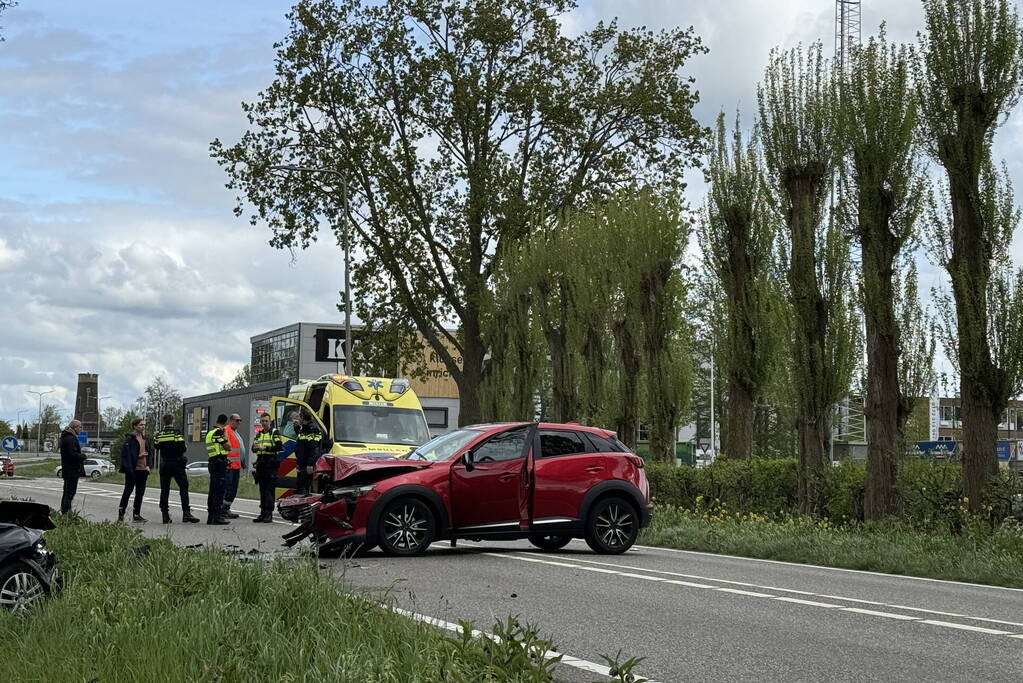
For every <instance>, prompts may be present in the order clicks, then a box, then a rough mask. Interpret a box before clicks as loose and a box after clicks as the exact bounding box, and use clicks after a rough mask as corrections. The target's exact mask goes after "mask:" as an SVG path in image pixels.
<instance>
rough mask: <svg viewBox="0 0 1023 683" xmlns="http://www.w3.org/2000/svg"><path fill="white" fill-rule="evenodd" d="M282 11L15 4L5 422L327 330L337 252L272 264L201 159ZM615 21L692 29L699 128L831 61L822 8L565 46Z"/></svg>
mask: <svg viewBox="0 0 1023 683" xmlns="http://www.w3.org/2000/svg"><path fill="white" fill-rule="evenodd" d="M289 8H290V3H289V2H282V1H278V0H255V1H253V0H249V1H246V2H242V1H240V0H220V1H216V2H211V1H209V0H207V1H204V2H195V1H191V0H184V1H182V2H177V3H150V2H124V1H123V0H121V1H118V2H114V1H112V0H93V1H91V2H81V0H77V1H68V0H65V1H49V2H36V1H33V0H22V2H21V5H20V6H19V7H17V8H15V9H13V10H11V11H9V12H8V13H6V14H5V15H4V16H3V17H2V19H0V23H2V25H3V26H4V34H5V35H6V38H7V41H6V42H4V43H0V83H2V87H0V141H2V142H0V145H2V147H0V148H2V150H3V159H4V162H5V163H3V164H2V165H0V296H2V300H3V308H2V310H3V320H4V328H3V333H2V334H0V418H5V419H14V418H15V417H16V416H17V413H18V411H22V410H25V411H34V410H35V405H36V403H35V400H34V399H33V398H32V397H29V396H28V395H26V394H25V393H24V392H25V390H28V389H31V390H47V389H51V388H56V389H57V390H58V391H57V393H56V394H53V395H51V396H50V397H48V398H50V399H56V403H58V407H60V408H63V409H65V410H66V409H68V408H70V407H71V406H72V405H73V402H74V389H75V379H76V374H77V373H78V372H98V373H99V374H100V385H101V386H100V390H101V393H102V394H103V395H107V394H109V395H111V396H112V397H113V398H112V399H110V400H108V401H107V402H106V405H111V404H120V405H126V404H127V403H129V402H131V401H133V400H134V398H135V397H136V396H137V395H138V394H139V393H140V392H141V390H142V388H143V387H144V386H145V385H146V384H147V383H148V382H149V381H150V380H151V379H152V378H153V377H155V376H157V375H161V374H162V375H165V376H166V377H167V378H168V380H169V381H170V382H171V384H172V385H173V386H175V387H177V388H179V389H180V390H181V391H182V392H183V393H184V394H185V395H191V394H197V393H203V392H206V391H210V390H215V389H217V388H219V386H220V385H221V384H222V383H224V382H225V381H227V380H229V379H230V378H231V377H233V375H234V374H235V372H236V371H237V370H238V369H239V368H240V367H241V366H242V364H244V363H245V362H247V361H248V354H249V343H248V340H249V337H250V336H251V335H253V334H256V333H259V332H262V331H265V330H268V329H272V328H274V327H277V326H280V325H283V324H287V323H290V322H293V321H296V320H300V319H301V320H313V321H326V320H332V319H336V318H337V316H338V314H337V312H336V308H335V304H336V301H337V292H338V290H339V289H340V288H341V287H342V267H341V260H340V253H339V250H338V249H337V247H336V245H335V244H334V241H333V237H332V236H330V235H327V234H324V235H322V238H321V240H320V241H319V242H318V243H317V246H316V247H315V248H313V249H311V250H309V251H307V252H302V253H297V254H294V255H292V254H289V253H287V252H280V251H276V250H274V249H272V248H270V247H269V246H267V239H268V237H269V235H268V232H267V231H266V229H265V228H261V227H255V228H254V227H250V226H249V225H248V223H247V222H245V221H243V220H240V219H236V218H235V217H234V216H233V214H232V211H231V210H232V208H233V205H234V204H233V196H232V194H231V193H230V192H229V191H227V190H226V189H224V187H223V184H224V181H225V177H224V174H223V173H222V171H221V170H220V169H219V168H218V167H217V166H216V164H215V163H213V162H212V161H211V160H210V159H209V156H208V151H207V147H208V144H209V141H210V140H212V139H213V138H214V137H220V138H221V139H223V140H225V141H234V140H236V139H237V138H238V137H239V136H240V135H241V133H242V132H243V130H244V123H245V122H244V118H243V115H242V112H241V109H240V106H239V104H240V102H241V101H243V100H247V101H252V100H254V99H255V97H256V94H257V93H258V91H259V90H260V89H261V88H263V87H265V86H266V85H268V84H269V83H270V81H271V79H272V75H273V56H274V53H273V49H272V45H273V43H274V42H275V41H277V40H280V39H281V38H283V36H284V35H285V32H286V30H287V22H286V20H285V19H284V15H285V13H286V12H287V11H288V9H289ZM880 11H883V12H884V18H885V19H886V20H887V21H888V22H889V35H890V36H891V37H892V38H893V39H896V40H911V39H912V38H913V36H914V34H915V32H916V30H918V29H919V28H920V27H921V13H920V9H919V3H918V2H916V0H897V1H882V0H866V2H865V5H864V34H865V35H867V34H869V33H870V32H871V31H872V30H873V29H874V28H876V26H877V24H878V22H879V20H880V19H881V14H880V13H879V12H880ZM615 15H618V16H620V17H623V19H622V21H621V23H622V25H624V26H633V25H646V26H648V27H651V28H661V27H668V26H674V25H690V24H692V25H695V27H696V29H697V32H698V33H699V34H700V35H702V36H703V37H704V40H705V42H706V44H707V45H708V46H709V47H710V50H711V52H710V54H709V55H706V56H701V57H699V58H697V59H694V60H693V63H692V67H691V73H692V75H694V76H695V77H696V87H697V88H698V89H699V90H700V92H701V94H702V102H701V104H700V105H699V107H698V109H697V115H698V117H699V118H700V119H701V120H702V121H703V122H704V123H706V124H710V123H711V122H712V121H713V119H714V117H715V115H716V113H717V112H718V111H719V110H721V109H724V110H726V111H729V112H731V111H734V109H735V107H736V106H739V107H740V108H741V109H742V110H743V111H744V113H745V118H746V120H747V121H750V120H751V119H752V117H751V113H752V107H753V104H754V102H755V84H756V82H757V80H758V79H759V78H760V75H761V73H762V71H763V67H764V65H765V63H766V60H767V53H768V51H769V49H770V48H771V47H773V46H776V45H778V46H782V47H789V46H792V45H795V44H796V43H798V42H800V41H803V42H808V41H811V40H815V39H818V38H819V39H822V40H824V42H825V45H827V46H830V44H831V40H832V31H833V28H832V23H831V22H832V20H833V3H831V2H829V1H828V0H786V1H785V2H781V0H777V1H775V2H764V1H762V0H718V1H717V2H713V3H708V2H705V1H704V0H617V1H613V2H612V1H610V0H589V1H588V2H585V3H584V4H583V5H582V6H581V7H580V8H579V9H578V10H577V11H575V12H574V13H573V14H572V15H570V16H569V17H567V18H566V22H565V23H566V31H568V32H576V31H580V30H583V29H585V28H588V27H590V26H592V25H593V24H594V23H595V22H596V21H597V20H600V19H604V20H608V19H610V18H612V17H614V16H615ZM1019 131H1020V127H1019V123H1018V122H1016V121H1015V120H1013V121H1010V123H1009V125H1008V126H1007V129H1006V130H1005V131H1004V132H1003V133H1002V134H1000V137H999V143H998V144H999V150H1000V151H1001V153H1002V154H1003V155H1005V156H1009V157H1010V162H1011V168H1012V170H1013V175H1014V177H1017V178H1018V177H1023V169H1020V168H1019V161H1020V159H1019V154H1018V152H1017V151H1016V150H1017V149H1018V147H1019V146H1018V144H1017V142H1018V141H1019V139H1020V135H1019ZM700 190H701V188H700V183H699V179H698V177H697V178H694V184H693V198H694V200H696V201H698V200H699V196H700ZM932 275H933V274H932ZM932 279H933V277H932ZM921 284H922V286H924V287H929V286H930V285H931V284H932V282H931V281H929V280H928V279H927V274H926V273H925V274H924V277H922V278H921ZM28 415H30V416H31V415H34V412H30V413H28ZM23 417H25V416H23Z"/></svg>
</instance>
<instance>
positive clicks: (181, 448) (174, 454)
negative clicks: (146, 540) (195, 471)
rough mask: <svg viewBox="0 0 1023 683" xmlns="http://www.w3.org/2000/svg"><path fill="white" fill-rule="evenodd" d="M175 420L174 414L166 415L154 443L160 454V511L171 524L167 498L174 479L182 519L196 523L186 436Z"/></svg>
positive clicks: (167, 522)
mask: <svg viewBox="0 0 1023 683" xmlns="http://www.w3.org/2000/svg"><path fill="white" fill-rule="evenodd" d="M173 422H174V416H173V415H164V416H163V429H161V430H160V431H158V432H157V433H156V436H155V437H154V438H153V445H154V446H155V447H156V451H157V452H158V453H159V454H160V511H161V512H163V523H164V524H170V523H171V517H170V510H169V508H168V507H167V499H168V498H170V485H171V480H172V479H173V480H174V481H176V482H177V484H178V491H179V492H180V493H181V511H182V512H183V513H184V514H183V515H182V517H181V521H183V522H190V523H192V524H196V523H197V522H198V521H199V518H198V517H193V516H192V510H191V508H190V507H189V505H188V477H187V476H186V475H185V465H186V464H188V458H186V457H185V438H184V437H183V436H181V433H180V432H179V431H177V430H176V429H174V427H173V426H171V425H172V423H173Z"/></svg>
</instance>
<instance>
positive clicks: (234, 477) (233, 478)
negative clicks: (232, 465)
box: [224, 469, 242, 512]
mask: <svg viewBox="0 0 1023 683" xmlns="http://www.w3.org/2000/svg"><path fill="white" fill-rule="evenodd" d="M241 476H242V471H241V470H240V469H238V470H228V471H227V477H225V478H224V511H225V512H226V511H227V510H230V509H231V503H233V502H234V497H235V496H237V495H238V480H239V479H241Z"/></svg>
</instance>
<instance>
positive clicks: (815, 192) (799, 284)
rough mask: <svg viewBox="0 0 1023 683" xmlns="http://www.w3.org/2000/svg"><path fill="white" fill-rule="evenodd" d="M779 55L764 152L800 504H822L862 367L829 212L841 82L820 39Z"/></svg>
mask: <svg viewBox="0 0 1023 683" xmlns="http://www.w3.org/2000/svg"><path fill="white" fill-rule="evenodd" d="M805 55H806V56H805V61H804V51H803V49H802V48H797V49H794V50H790V51H788V52H784V53H778V52H774V53H772V56H771V61H770V64H769V65H768V67H767V70H766V72H765V75H764V81H763V82H762V83H761V85H760V86H759V87H758V88H757V99H758V104H759V112H760V131H761V139H762V141H763V147H764V157H765V159H766V161H767V168H768V170H769V171H770V176H771V178H770V179H771V183H770V186H771V189H772V191H773V194H774V201H775V202H776V204H777V205H778V207H779V208H780V210H781V213H782V215H783V216H784V220H785V224H786V231H785V234H784V236H783V238H782V239H780V240H779V243H780V247H781V248H780V250H779V251H780V252H781V253H780V259H781V262H782V267H783V268H784V270H785V274H786V279H787V286H788V289H787V293H786V295H787V298H788V307H787V308H788V318H789V327H788V333H789V339H788V341H789V348H790V351H791V358H792V363H791V368H790V371H791V373H792V379H793V382H794V385H795V386H796V387H797V390H796V391H794V392H793V398H794V400H795V407H796V412H797V416H798V417H797V429H798V432H799V467H798V472H799V483H798V485H799V490H798V494H799V503H800V509H801V510H802V511H803V512H807V513H812V512H815V511H816V510H817V507H818V505H817V504H818V497H819V494H820V492H821V487H822V485H823V476H824V467H825V462H826V460H827V453H828V450H829V445H830V440H831V421H832V416H833V413H834V409H835V405H836V403H837V401H838V400H839V399H840V398H841V397H842V396H843V395H845V394H846V392H847V391H848V389H849V382H850V378H851V374H852V372H853V369H854V367H855V365H856V353H857V343H856V337H857V327H856V324H855V312H854V309H853V305H852V296H851V292H852V289H853V286H852V282H851V275H850V265H849V245H848V242H847V240H846V237H845V235H843V234H842V233H841V231H840V230H838V229H837V228H836V227H835V226H834V224H833V221H832V220H831V217H830V216H829V215H827V212H826V204H827V200H828V195H829V192H830V189H831V183H832V179H833V177H834V174H835V168H836V165H837V162H838V160H839V157H840V149H839V143H838V140H837V135H838V129H837V126H836V117H835V110H836V109H837V105H838V98H837V90H836V87H835V86H836V81H835V79H834V77H833V75H832V70H831V66H830V65H829V64H828V63H827V61H826V60H825V59H824V56H823V50H822V47H821V44H820V43H815V44H814V45H812V46H811V47H810V48H809V50H807V51H806V53H805Z"/></svg>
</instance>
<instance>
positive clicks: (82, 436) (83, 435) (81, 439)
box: [78, 429, 89, 446]
mask: <svg viewBox="0 0 1023 683" xmlns="http://www.w3.org/2000/svg"><path fill="white" fill-rule="evenodd" d="M88 440H89V432H87V431H85V430H84V429H83V430H82V431H80V432H78V443H80V444H82V445H83V446H84V445H85V444H86V442H88Z"/></svg>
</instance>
